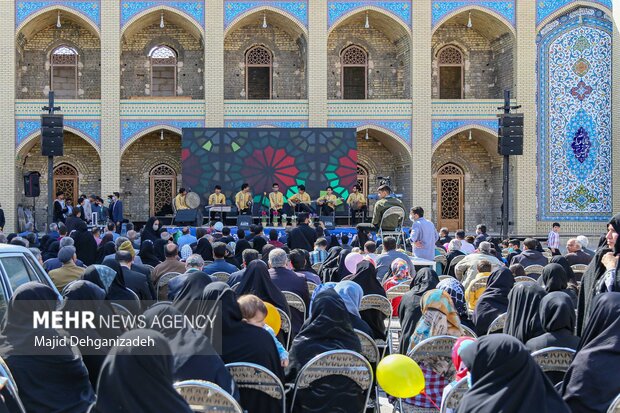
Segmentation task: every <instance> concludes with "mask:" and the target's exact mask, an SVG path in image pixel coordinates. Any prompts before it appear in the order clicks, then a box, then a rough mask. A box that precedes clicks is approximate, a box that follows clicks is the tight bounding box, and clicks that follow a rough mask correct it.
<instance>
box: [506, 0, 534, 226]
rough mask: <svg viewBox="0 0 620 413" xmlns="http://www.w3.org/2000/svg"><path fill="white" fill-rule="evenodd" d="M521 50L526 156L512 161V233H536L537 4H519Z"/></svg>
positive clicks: (519, 91)
mask: <svg viewBox="0 0 620 413" xmlns="http://www.w3.org/2000/svg"><path fill="white" fill-rule="evenodd" d="M516 11H517V39H516V40H517V47H516V52H515V59H514V68H515V75H516V96H514V98H516V100H517V103H518V104H519V105H522V108H521V109H520V110H519V112H521V113H523V114H524V116H525V123H524V131H523V135H524V136H523V155H522V156H515V157H513V159H512V160H511V161H512V162H511V164H512V165H516V174H513V176H512V177H511V178H514V176H515V175H516V182H515V181H514V179H512V180H511V183H510V189H511V191H512V193H513V196H512V198H513V199H514V201H515V202H514V203H513V204H512V208H513V209H514V210H513V211H512V213H511V214H510V215H511V217H512V219H513V221H514V226H513V227H511V232H512V233H518V234H534V233H536V211H537V205H538V202H537V193H536V180H537V177H536V174H535V173H533V171H537V170H538V168H537V161H536V152H537V148H538V138H537V133H536V84H537V80H536V2H535V1H517V5H516Z"/></svg>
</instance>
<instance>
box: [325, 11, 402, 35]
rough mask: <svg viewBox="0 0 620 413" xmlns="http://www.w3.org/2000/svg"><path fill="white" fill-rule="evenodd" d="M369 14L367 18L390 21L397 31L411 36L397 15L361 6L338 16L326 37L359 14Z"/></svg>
mask: <svg viewBox="0 0 620 413" xmlns="http://www.w3.org/2000/svg"><path fill="white" fill-rule="evenodd" d="M366 12H369V16H371V18H372V17H373V16H374V17H378V18H380V19H383V20H384V21H392V22H394V23H396V24H397V25H398V28H399V30H401V31H402V32H403V33H404V34H406V35H407V36H409V35H411V28H410V27H409V26H408V25H407V24H406V23H405V22H404V21H403V20H402V19H401V18H400V17H398V16H397V15H395V14H394V13H392V12H390V11H388V10H386V9H382V8H380V7H376V6H370V5H368V6H362V7H358V8H355V9H353V10H351V11H349V12H348V13H345V14H343V15H342V16H340V17H339V18H338V19H337V20H336V21H334V23H333V24H332V25H331V26H330V27H329V28H328V29H327V37H329V35H330V34H331V32H332V31H333V30H334V29H335V28H337V27H338V26H340V25H342V24H344V23H345V22H346V21H348V20H349V19H351V18H354V17H356V16H357V15H359V14H363V13H366Z"/></svg>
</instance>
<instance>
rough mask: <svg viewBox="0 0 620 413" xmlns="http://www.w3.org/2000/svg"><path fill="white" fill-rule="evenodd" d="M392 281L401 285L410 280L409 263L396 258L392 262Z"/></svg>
mask: <svg viewBox="0 0 620 413" xmlns="http://www.w3.org/2000/svg"><path fill="white" fill-rule="evenodd" d="M391 268H392V280H393V281H395V282H397V283H399V282H403V281H406V280H408V279H409V278H410V277H409V266H408V265H407V262H406V261H405V260H403V259H402V258H396V259H395V260H394V261H392V265H391Z"/></svg>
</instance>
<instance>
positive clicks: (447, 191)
mask: <svg viewBox="0 0 620 413" xmlns="http://www.w3.org/2000/svg"><path fill="white" fill-rule="evenodd" d="M463 177H464V175H463V170H462V169H461V168H460V167H458V166H457V165H454V164H446V165H444V166H442V167H441V168H439V171H438V172H437V212H438V217H437V226H438V227H440V228H441V227H447V228H448V229H449V230H450V231H456V230H458V229H463V226H464V222H465V220H464V214H463V198H464V197H463V192H464V191H463Z"/></svg>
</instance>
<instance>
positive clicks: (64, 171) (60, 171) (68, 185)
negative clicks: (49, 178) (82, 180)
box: [53, 163, 78, 205]
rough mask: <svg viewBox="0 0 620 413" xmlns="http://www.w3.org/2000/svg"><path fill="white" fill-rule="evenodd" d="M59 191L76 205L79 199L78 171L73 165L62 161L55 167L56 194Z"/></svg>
mask: <svg viewBox="0 0 620 413" xmlns="http://www.w3.org/2000/svg"><path fill="white" fill-rule="evenodd" d="M58 191H61V192H62V193H63V194H65V199H70V200H71V201H72V202H73V205H75V202H76V201H77V199H78V172H77V169H75V167H73V165H69V164H68V163H61V164H60V165H58V166H57V167H55V168H54V193H53V194H54V196H55V195H56V193H57V192H58Z"/></svg>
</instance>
